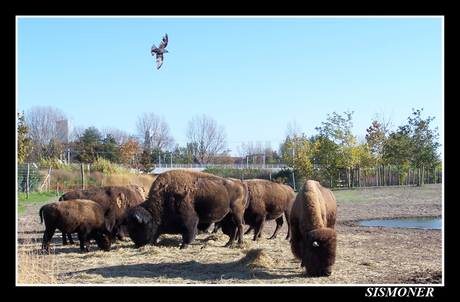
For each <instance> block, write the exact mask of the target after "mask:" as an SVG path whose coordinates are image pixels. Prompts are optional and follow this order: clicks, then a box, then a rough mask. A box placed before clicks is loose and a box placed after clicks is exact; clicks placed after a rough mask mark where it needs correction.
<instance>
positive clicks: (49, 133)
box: [26, 106, 66, 159]
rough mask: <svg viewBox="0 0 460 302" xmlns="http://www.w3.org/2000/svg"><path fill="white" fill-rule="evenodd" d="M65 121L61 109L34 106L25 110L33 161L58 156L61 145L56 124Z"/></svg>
mask: <svg viewBox="0 0 460 302" xmlns="http://www.w3.org/2000/svg"><path fill="white" fill-rule="evenodd" d="M64 119H66V115H65V114H64V112H63V111H62V110H61V109H58V108H54V107H51V106H48V107H41V106H35V107H32V108H30V109H29V110H27V112H26V120H27V121H28V122H27V124H28V126H29V127H30V137H32V145H33V152H32V154H31V156H32V157H33V158H34V159H40V158H50V157H57V156H59V152H60V151H61V149H62V148H61V146H60V145H61V143H60V142H59V140H58V138H57V128H56V122H57V121H60V120H64Z"/></svg>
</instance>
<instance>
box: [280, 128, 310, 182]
mask: <svg viewBox="0 0 460 302" xmlns="http://www.w3.org/2000/svg"><path fill="white" fill-rule="evenodd" d="M315 148H316V144H315V143H313V144H311V143H310V141H309V140H308V139H307V137H306V136H305V134H302V137H298V136H297V135H296V134H294V138H293V139H292V140H290V141H289V142H287V143H286V148H285V150H284V151H283V157H284V158H288V160H289V163H288V166H289V167H291V168H293V169H294V171H295V172H298V173H299V174H300V176H301V177H302V180H303V181H306V180H308V179H311V178H312V177H311V176H312V174H313V173H315V172H316V171H315V169H314V167H313V164H312V161H311V159H312V158H313V155H314V153H315ZM290 151H292V153H291V154H289V153H290Z"/></svg>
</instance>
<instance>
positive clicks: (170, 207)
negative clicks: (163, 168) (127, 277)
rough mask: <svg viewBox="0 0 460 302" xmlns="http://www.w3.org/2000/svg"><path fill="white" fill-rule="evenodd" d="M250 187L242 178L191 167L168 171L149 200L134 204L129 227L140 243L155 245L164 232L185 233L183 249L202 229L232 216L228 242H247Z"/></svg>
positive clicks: (159, 177) (154, 186) (157, 181)
mask: <svg viewBox="0 0 460 302" xmlns="http://www.w3.org/2000/svg"><path fill="white" fill-rule="evenodd" d="M247 202H248V190H247V187H246V185H244V184H243V183H242V182H241V181H239V180H232V179H226V178H221V177H217V176H214V175H211V174H206V173H202V172H196V171H189V170H172V171H167V172H164V173H162V174H160V176H158V178H157V179H156V180H155V181H154V183H153V184H152V187H151V188H150V191H149V194H148V198H147V200H146V201H145V202H143V203H141V204H140V205H137V206H135V207H133V208H132V209H131V211H130V213H129V216H128V230H129V234H130V237H131V239H132V240H133V241H134V243H135V244H136V245H137V246H143V245H146V244H154V243H155V242H156V240H157V238H158V236H159V235H161V234H182V240H183V242H182V246H181V249H185V248H187V246H188V245H189V244H190V242H192V241H193V239H195V236H196V235H197V232H198V224H200V228H205V227H206V226H208V225H209V224H211V223H213V222H216V221H220V220H221V219H222V218H223V217H225V216H226V215H227V214H229V215H230V216H231V219H230V221H231V224H232V228H231V234H230V240H229V241H228V243H227V245H230V244H232V243H233V241H234V240H235V235H236V232H237V229H238V231H239V232H240V233H239V234H240V236H239V240H238V242H240V243H241V242H242V241H243V215H244V210H245V208H246V204H247Z"/></svg>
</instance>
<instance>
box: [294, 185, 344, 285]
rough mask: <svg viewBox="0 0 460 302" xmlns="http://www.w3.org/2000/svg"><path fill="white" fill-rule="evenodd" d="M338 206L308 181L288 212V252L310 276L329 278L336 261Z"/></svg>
mask: <svg viewBox="0 0 460 302" xmlns="http://www.w3.org/2000/svg"><path fill="white" fill-rule="evenodd" d="M336 218H337V203H336V201H335V197H334V195H333V194H332V192H331V191H330V190H328V189H326V188H324V187H323V186H321V185H320V184H319V183H318V182H317V181H313V180H309V181H307V182H306V183H305V184H304V185H303V187H302V189H301V190H300V192H299V194H297V197H296V199H295V201H294V205H293V206H292V210H291V233H292V234H291V236H292V237H291V250H292V253H293V254H294V256H295V257H296V258H297V259H300V260H301V261H302V264H301V266H302V267H305V268H306V269H307V273H308V274H309V275H312V276H329V275H330V274H331V272H332V265H333V264H334V262H335V254H336V249H337V232H336V231H335V230H334V225H335V220H336Z"/></svg>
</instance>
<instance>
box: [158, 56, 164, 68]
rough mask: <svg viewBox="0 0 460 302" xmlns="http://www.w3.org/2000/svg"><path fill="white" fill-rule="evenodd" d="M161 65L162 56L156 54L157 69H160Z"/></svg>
mask: <svg viewBox="0 0 460 302" xmlns="http://www.w3.org/2000/svg"><path fill="white" fill-rule="evenodd" d="M161 65H163V54H162V53H157V69H160V67H161Z"/></svg>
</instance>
